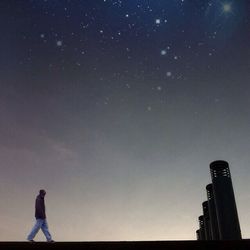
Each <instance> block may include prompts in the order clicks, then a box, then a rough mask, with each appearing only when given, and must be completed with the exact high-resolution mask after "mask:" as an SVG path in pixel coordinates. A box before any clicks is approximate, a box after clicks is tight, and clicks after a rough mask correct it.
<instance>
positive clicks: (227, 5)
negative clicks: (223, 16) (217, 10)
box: [222, 3, 232, 13]
mask: <svg viewBox="0 0 250 250" xmlns="http://www.w3.org/2000/svg"><path fill="white" fill-rule="evenodd" d="M222 9H223V12H225V13H228V12H231V11H232V5H231V4H230V3H224V4H223V6H222Z"/></svg>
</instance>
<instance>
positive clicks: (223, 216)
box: [210, 161, 241, 240]
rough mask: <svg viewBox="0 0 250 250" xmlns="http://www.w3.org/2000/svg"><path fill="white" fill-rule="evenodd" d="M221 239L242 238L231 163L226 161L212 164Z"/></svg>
mask: <svg viewBox="0 0 250 250" xmlns="http://www.w3.org/2000/svg"><path fill="white" fill-rule="evenodd" d="M210 172H211V177H212V183H213V194H214V201H215V208H216V214H217V221H218V229H219V236H220V240H240V239H241V230H240V223H239V218H238V213H237V208H236V203H235V197H234V191H233V185H232V179H231V174H230V170H229V165H228V163H227V162H226V161H214V162H212V163H211V164H210Z"/></svg>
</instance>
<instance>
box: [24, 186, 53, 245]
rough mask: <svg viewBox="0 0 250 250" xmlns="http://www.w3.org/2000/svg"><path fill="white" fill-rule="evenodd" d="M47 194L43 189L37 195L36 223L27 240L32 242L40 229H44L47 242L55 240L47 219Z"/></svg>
mask: <svg viewBox="0 0 250 250" xmlns="http://www.w3.org/2000/svg"><path fill="white" fill-rule="evenodd" d="M45 195H46V192H45V190H43V189H42V190H40V191H39V195H38V196H37V197H36V208H35V209H36V211H35V217H36V223H35V225H34V227H33V228H32V230H31V232H30V234H29V235H28V237H27V240H28V241H30V242H34V240H33V239H34V238H35V236H36V234H37V233H38V231H39V229H42V231H43V233H44V235H45V237H46V239H47V242H54V241H53V240H52V237H51V234H50V232H49V228H48V223H47V220H46V214H45V203H44V197H45Z"/></svg>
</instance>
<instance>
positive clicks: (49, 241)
mask: <svg viewBox="0 0 250 250" xmlns="http://www.w3.org/2000/svg"><path fill="white" fill-rule="evenodd" d="M47 242H48V243H55V241H54V240H48V241H47Z"/></svg>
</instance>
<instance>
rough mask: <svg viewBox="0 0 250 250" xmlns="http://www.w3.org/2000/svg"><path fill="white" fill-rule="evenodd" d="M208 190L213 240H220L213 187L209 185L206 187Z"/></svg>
mask: <svg viewBox="0 0 250 250" xmlns="http://www.w3.org/2000/svg"><path fill="white" fill-rule="evenodd" d="M206 190H207V201H208V212H209V219H210V229H211V239H212V240H219V239H220V235H219V229H218V221H217V214H216V208H215V203H214V192H213V185H212V184H208V185H207V186H206Z"/></svg>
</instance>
